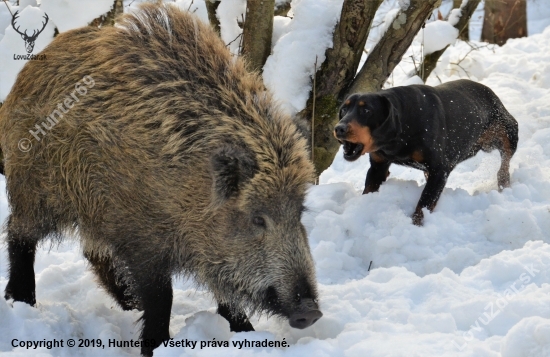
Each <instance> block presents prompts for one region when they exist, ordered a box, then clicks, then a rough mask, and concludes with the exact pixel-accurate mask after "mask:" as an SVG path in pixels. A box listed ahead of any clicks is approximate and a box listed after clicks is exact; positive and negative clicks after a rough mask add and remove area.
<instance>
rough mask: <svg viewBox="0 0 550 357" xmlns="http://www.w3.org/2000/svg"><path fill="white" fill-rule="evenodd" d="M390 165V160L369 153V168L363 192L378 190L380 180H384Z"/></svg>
mask: <svg viewBox="0 0 550 357" xmlns="http://www.w3.org/2000/svg"><path fill="white" fill-rule="evenodd" d="M390 165H391V162H389V161H386V160H382V159H381V158H380V157H378V156H376V155H372V154H371V155H370V168H369V171H367V178H366V179H365V189H364V190H363V194H367V193H371V192H376V191H378V189H379V188H380V185H381V184H382V182H384V181H386V178H387V177H388V176H389V174H390V172H389V170H388V169H389V168H390Z"/></svg>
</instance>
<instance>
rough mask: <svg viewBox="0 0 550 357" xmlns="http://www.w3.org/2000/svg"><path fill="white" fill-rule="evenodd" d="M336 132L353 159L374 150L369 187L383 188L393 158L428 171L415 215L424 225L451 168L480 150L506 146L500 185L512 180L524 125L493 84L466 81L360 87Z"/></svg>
mask: <svg viewBox="0 0 550 357" xmlns="http://www.w3.org/2000/svg"><path fill="white" fill-rule="evenodd" d="M334 135H335V136H336V138H337V139H338V140H339V141H340V142H341V143H342V144H343V145H344V158H345V159H346V160H347V161H354V160H357V159H358V158H359V157H360V156H361V155H363V154H366V153H369V155H370V164H371V166H370V169H369V171H368V172H367V178H366V181H365V189H364V191H363V194H366V193H370V192H375V191H378V188H379V187H380V185H381V184H382V182H384V181H386V177H387V176H388V175H389V171H388V169H389V167H390V165H391V164H392V163H395V164H399V165H405V166H410V167H414V168H416V169H419V170H422V171H424V174H425V176H426V180H427V183H426V187H424V190H423V191H422V195H421V196H420V201H419V202H418V205H417V206H416V210H415V212H414V214H413V216H412V218H413V223H414V224H416V225H422V222H423V218H424V216H423V213H422V208H424V207H426V208H428V209H429V210H430V211H433V209H434V207H435V205H436V204H437V201H438V199H439V196H440V195H441V192H442V191H443V188H444V187H445V183H446V181H447V177H448V176H449V173H450V172H451V171H452V170H453V169H454V168H455V166H456V165H457V164H458V163H460V162H462V161H464V160H466V159H468V158H470V157H472V156H474V155H475V154H476V153H477V152H478V151H479V150H483V151H486V152H489V151H491V150H493V149H497V150H498V151H499V152H500V155H501V158H502V163H501V166H500V169H499V170H498V174H497V178H498V186H499V190H502V189H504V188H505V187H509V186H510V173H509V166H510V159H511V158H512V155H513V154H514V152H515V151H516V148H517V143H518V124H517V122H516V120H515V119H514V117H513V116H512V115H511V114H510V113H508V111H507V110H506V108H504V105H503V104H502V102H501V101H500V100H499V98H498V97H497V96H496V95H495V93H493V91H492V90H491V89H489V88H487V87H486V86H484V85H482V84H479V83H476V82H472V81H469V80H458V81H453V82H448V83H445V84H442V85H439V86H437V87H430V86H426V85H411V86H406V87H395V88H391V89H387V90H383V91H380V92H377V93H371V94H353V95H351V96H349V97H348V98H347V100H346V101H345V102H344V104H343V105H342V107H341V108H340V122H339V123H338V125H336V127H335V128H334Z"/></svg>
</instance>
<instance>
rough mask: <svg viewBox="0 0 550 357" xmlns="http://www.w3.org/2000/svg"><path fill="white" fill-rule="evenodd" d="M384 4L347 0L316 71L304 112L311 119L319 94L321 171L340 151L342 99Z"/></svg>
mask: <svg viewBox="0 0 550 357" xmlns="http://www.w3.org/2000/svg"><path fill="white" fill-rule="evenodd" d="M381 3H382V0H345V1H344V4H343V6H342V13H341V15H340V21H339V22H338V24H337V25H336V28H335V30H334V34H333V37H332V42H333V47H332V48H329V49H327V51H326V53H325V56H326V59H325V61H324V62H323V64H322V65H321V68H320V69H319V70H318V71H317V73H316V74H315V76H316V77H315V84H316V88H314V90H315V93H314V91H313V90H312V92H311V93H310V98H309V100H308V102H307V104H306V108H305V109H304V110H303V111H302V112H301V113H300V115H301V116H302V117H304V118H305V119H306V120H308V121H310V120H311V117H312V113H313V95H315V117H314V118H313V121H314V123H313V131H314V134H315V135H314V145H313V146H314V147H313V159H314V160H313V161H314V164H315V168H316V170H317V173H318V174H320V173H321V172H322V171H323V170H325V169H326V168H327V167H329V166H330V164H331V163H332V160H333V158H334V154H335V153H336V152H337V151H338V146H339V144H338V141H336V140H335V139H334V137H333V136H332V131H333V128H334V125H335V124H336V120H337V118H336V116H335V114H336V112H337V111H338V106H339V99H341V97H342V95H343V93H342V92H343V91H344V90H345V88H346V87H347V86H348V85H349V83H350V82H351V81H352V80H353V77H354V76H355V73H356V72H357V67H358V66H359V61H360V60H361V55H362V53H363V49H364V48H365V43H366V41H367V37H368V34H369V29H370V26H371V23H372V20H373V19H374V15H375V13H376V10H377V9H378V7H379V6H380V4H381Z"/></svg>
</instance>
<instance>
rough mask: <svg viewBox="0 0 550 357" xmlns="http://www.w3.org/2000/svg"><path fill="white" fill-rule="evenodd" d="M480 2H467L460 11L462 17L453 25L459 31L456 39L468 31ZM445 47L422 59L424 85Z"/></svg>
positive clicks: (478, 0) (474, 0)
mask: <svg viewBox="0 0 550 357" xmlns="http://www.w3.org/2000/svg"><path fill="white" fill-rule="evenodd" d="M480 2H481V0H468V3H467V4H466V6H464V8H463V9H462V16H460V19H459V20H458V22H457V23H456V24H455V25H454V27H455V28H456V29H457V30H458V31H459V32H458V34H459V35H458V37H459V38H461V36H460V35H461V34H462V33H463V32H464V31H467V30H468V24H469V23H470V18H471V17H472V15H473V13H474V11H476V9H477V7H478V5H479V3H480ZM447 47H449V46H446V47H445V48H443V49H441V50H439V51H435V52H433V53H430V54H428V55H426V57H424V61H423V63H422V65H421V66H424V71H423V72H422V80H423V81H424V83H426V81H427V80H428V77H429V76H430V74H431V73H432V71H433V70H434V69H435V66H437V61H439V57H441V55H442V54H443V53H444V52H445V50H447Z"/></svg>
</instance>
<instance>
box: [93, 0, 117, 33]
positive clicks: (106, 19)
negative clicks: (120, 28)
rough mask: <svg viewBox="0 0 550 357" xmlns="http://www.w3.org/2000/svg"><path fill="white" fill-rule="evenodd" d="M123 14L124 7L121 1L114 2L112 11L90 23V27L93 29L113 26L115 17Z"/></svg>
mask: <svg viewBox="0 0 550 357" xmlns="http://www.w3.org/2000/svg"><path fill="white" fill-rule="evenodd" d="M123 12H124V7H123V4H122V0H114V3H113V7H112V9H111V10H110V11H109V12H108V13H106V14H104V15H101V16H99V17H98V18H96V19H95V20H93V21H92V22H90V26H94V27H103V26H113V25H114V24H115V19H116V17H117V16H119V15H121V14H122V13H123Z"/></svg>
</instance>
